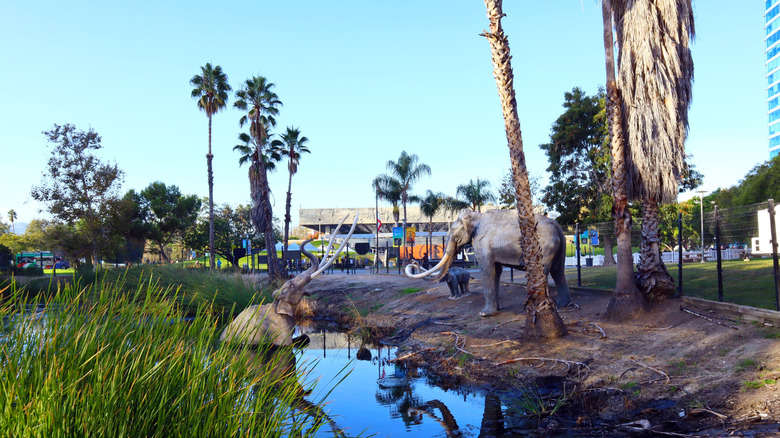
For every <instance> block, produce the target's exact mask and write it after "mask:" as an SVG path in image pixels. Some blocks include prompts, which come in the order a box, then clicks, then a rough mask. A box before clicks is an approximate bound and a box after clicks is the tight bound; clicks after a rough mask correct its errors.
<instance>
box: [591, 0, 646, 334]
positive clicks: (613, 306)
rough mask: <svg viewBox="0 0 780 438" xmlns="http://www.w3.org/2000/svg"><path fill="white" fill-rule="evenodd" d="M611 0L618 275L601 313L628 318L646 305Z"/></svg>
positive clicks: (606, 5) (610, 106) (607, 27)
mask: <svg viewBox="0 0 780 438" xmlns="http://www.w3.org/2000/svg"><path fill="white" fill-rule="evenodd" d="M610 1H611V0H602V2H601V13H602V20H603V25H604V54H605V58H606V69H607V103H606V107H607V124H608V125H609V136H610V146H611V152H612V192H613V196H614V203H613V207H612V217H613V218H614V219H615V238H616V240H617V248H618V249H617V276H616V283H615V290H614V291H613V293H612V297H611V298H610V300H609V304H608V305H607V310H606V312H605V313H604V317H605V318H609V319H615V320H621V319H628V318H630V317H632V316H634V315H636V314H637V313H640V312H642V311H643V310H645V308H646V302H645V300H644V297H643V296H642V293H641V292H640V291H639V288H637V286H636V283H635V282H634V256H633V254H632V252H631V223H632V218H631V212H630V211H629V209H628V191H627V190H628V181H627V176H626V153H625V140H624V137H623V132H624V129H623V117H622V102H621V99H620V92H619V90H618V87H617V82H616V81H615V60H614V44H613V42H612V8H611V3H610Z"/></svg>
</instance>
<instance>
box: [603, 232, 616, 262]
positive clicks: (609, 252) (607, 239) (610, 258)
mask: <svg viewBox="0 0 780 438" xmlns="http://www.w3.org/2000/svg"><path fill="white" fill-rule="evenodd" d="M614 252H615V250H614V248H613V246H612V236H610V235H607V234H605V235H604V266H613V265H615V255H614Z"/></svg>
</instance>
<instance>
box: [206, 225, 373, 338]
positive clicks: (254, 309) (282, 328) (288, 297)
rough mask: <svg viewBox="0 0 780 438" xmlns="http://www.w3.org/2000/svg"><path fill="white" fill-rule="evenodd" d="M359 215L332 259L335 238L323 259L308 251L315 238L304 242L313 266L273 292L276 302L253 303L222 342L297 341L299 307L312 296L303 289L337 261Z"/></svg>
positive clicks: (228, 328) (302, 248)
mask: <svg viewBox="0 0 780 438" xmlns="http://www.w3.org/2000/svg"><path fill="white" fill-rule="evenodd" d="M344 220H346V217H344V219H342V220H341V222H339V224H338V226H336V229H338V228H339V227H341V225H342V224H343V223H344ZM357 220H358V216H357V214H356V215H355V220H354V222H353V223H352V228H351V229H350V230H349V234H347V237H346V239H344V241H343V242H342V243H341V245H340V246H339V248H338V250H336V252H335V253H334V254H333V256H332V257H330V258H328V257H327V254H330V251H331V249H332V248H333V237H331V239H330V242H329V243H328V247H327V250H326V251H325V254H326V256H325V258H323V259H322V261H319V259H318V258H317V256H315V255H313V254H311V253H310V252H308V251H306V250H305V249H304V248H305V247H306V244H307V243H309V242H311V239H309V240H307V241H305V242H304V243H303V244H302V245H301V252H302V253H303V254H304V255H305V256H306V257H308V258H309V260H311V268H309V269H308V270H306V271H304V272H301V273H300V274H298V275H296V276H295V277H294V278H291V279H290V280H287V281H286V282H285V283H284V284H283V285H282V286H281V287H280V288H279V289H277V290H276V291H275V292H274V293H273V297H274V301H273V302H271V303H267V304H262V305H254V306H249V307H247V308H246V309H244V310H243V311H242V312H241V313H239V314H238V316H236V317H235V319H233V321H231V322H230V324H228V325H227V327H225V330H224V331H223V332H222V335H221V336H220V338H219V340H220V341H221V342H230V343H239V344H248V345H259V344H261V343H263V344H264V343H270V344H273V345H277V346H288V345H292V343H293V332H294V331H295V308H296V306H298V304H299V303H300V302H301V299H303V297H304V295H308V293H307V292H305V291H304V290H303V288H304V287H305V286H306V285H307V284H309V282H310V281H311V280H312V279H313V278H314V277H316V276H318V275H320V274H321V273H322V272H323V271H325V270H326V269H327V268H328V267H329V266H330V265H331V263H333V261H334V260H336V259H337V257H338V256H339V254H340V253H341V250H342V249H344V248H345V247H346V244H347V242H348V241H349V238H350V237H352V233H353V232H354V231H355V226H356V225H357Z"/></svg>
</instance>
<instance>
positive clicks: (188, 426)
mask: <svg viewBox="0 0 780 438" xmlns="http://www.w3.org/2000/svg"><path fill="white" fill-rule="evenodd" d="M129 283H130V279H129V278H128V277H125V278H124V283H123V282H122V281H116V282H105V281H101V282H95V283H93V284H91V285H87V286H84V287H82V286H81V285H80V284H79V283H78V282H74V283H71V284H68V285H66V286H64V287H63V288H61V289H59V290H58V291H57V292H56V293H55V294H54V295H52V296H51V297H50V298H49V299H48V300H47V301H46V302H45V303H44V304H43V305H42V306H41V305H38V304H37V301H35V302H32V301H30V300H28V299H27V298H25V295H24V293H23V291H22V290H19V291H16V292H14V293H12V295H11V297H10V298H9V299H7V300H5V301H4V302H3V303H2V305H0V316H2V321H3V324H2V332H0V436H13V437H28V436H29V437H32V436H36V437H56V436H143V437H171V436H180V437H182V436H187V437H190V436H192V437H195V436H258V437H281V436H302V437H308V436H313V435H314V434H315V433H316V429H317V428H319V426H320V425H321V422H319V421H315V422H312V421H311V420H310V419H309V417H307V416H305V415H293V414H294V412H295V411H296V409H304V410H309V411H311V410H312V408H311V406H312V405H311V404H310V403H309V402H307V401H305V400H303V398H302V395H303V393H304V392H305V390H304V389H303V388H302V387H301V384H300V383H299V382H303V381H304V376H303V375H301V374H302V373H304V372H305V371H296V372H287V373H279V368H278V366H277V365H278V364H277V363H275V361H276V360H279V359H278V358H280V357H282V358H283V357H284V355H283V354H275V353H274V354H269V353H267V352H258V351H257V350H252V349H249V348H246V347H243V348H242V347H238V348H236V347H228V346H223V345H219V344H218V343H217V338H218V335H219V328H218V327H219V324H218V319H217V317H216V316H215V314H216V313H218V312H215V311H214V308H213V306H214V303H213V302H207V301H203V302H201V303H200V304H199V305H198V306H197V308H196V309H195V316H194V318H193V319H192V320H190V321H187V322H185V321H184V320H183V316H184V315H185V312H184V310H183V309H182V307H181V306H179V305H178V304H177V303H180V302H182V295H181V294H182V289H183V288H180V289H175V290H174V289H173V288H171V287H162V286H160V285H159V284H155V283H154V282H153V281H152V282H145V281H142V282H139V283H138V285H137V289H136V290H135V293H128V289H127V286H128V284H129ZM286 353H288V354H291V352H289V351H288V352H286ZM257 356H262V357H265V358H266V360H268V362H262V363H261V361H259V360H257ZM268 358H270V359H268ZM321 403H322V401H319V402H317V403H315V405H314V406H315V407H318V406H319V404H321Z"/></svg>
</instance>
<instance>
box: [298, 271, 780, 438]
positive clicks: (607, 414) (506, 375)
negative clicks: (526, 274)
mask: <svg viewBox="0 0 780 438" xmlns="http://www.w3.org/2000/svg"><path fill="white" fill-rule="evenodd" d="M477 276H478V274H477ZM471 290H472V291H478V292H480V293H472V294H471V295H468V296H466V297H463V298H461V299H458V300H450V299H448V297H449V291H448V289H447V288H446V286H445V285H444V284H437V283H432V282H429V281H426V280H412V279H407V278H405V277H401V276H398V275H397V274H389V275H388V274H378V275H372V274H358V275H327V276H321V277H319V278H318V279H317V281H313V282H312V283H310V284H309V285H308V286H307V291H308V292H309V293H311V294H312V296H311V297H310V298H309V299H308V304H309V307H310V311H311V312H312V314H314V315H317V316H319V317H325V318H331V319H334V320H337V321H339V322H341V323H344V324H347V325H349V326H351V327H352V328H353V329H361V328H362V330H363V331H368V330H370V331H371V332H372V334H373V335H374V336H376V337H381V338H382V339H383V341H384V342H387V343H392V344H394V345H398V346H399V348H400V350H399V355H400V356H401V357H403V356H406V358H405V359H404V360H405V361H408V362H409V363H411V364H413V365H419V366H424V367H426V368H428V369H429V370H430V371H431V372H433V373H435V374H436V375H437V376H438V378H439V379H441V381H442V383H444V384H449V385H453V386H461V385H469V386H481V387H487V388H491V389H493V390H501V389H505V388H507V387H509V385H514V386H517V385H526V386H527V385H531V386H532V387H537V388H539V389H540V391H539V392H540V393H547V394H551V397H548V399H550V400H561V399H563V401H564V402H565V403H563V406H562V407H560V409H558V411H557V412H556V415H555V416H553V417H545V418H540V425H541V427H543V428H545V429H549V430H554V429H555V428H556V427H565V428H571V427H575V428H576V427H581V428H585V429H588V428H590V429H592V430H602V431H605V433H607V431H613V432H614V433H621V434H632V433H639V432H641V431H642V429H646V428H648V427H649V428H651V429H652V430H653V431H654V432H655V433H658V434H661V435H663V434H667V436H670V435H671V436H675V435H674V434H686V435H687V434H695V435H697V436H723V435H725V434H738V433H742V434H746V435H748V436H780V423H779V422H778V421H779V420H780V391H778V388H780V383H778V381H780V330H778V329H777V328H772V327H765V326H763V325H759V324H743V323H739V322H734V321H725V320H720V321H722V322H723V324H722V325H721V324H716V323H714V322H712V321H709V320H706V319H704V318H700V317H697V316H694V315H692V314H690V313H686V312H683V311H681V310H680V307H681V304H682V303H681V302H680V301H679V300H670V301H667V302H665V303H662V304H661V305H657V306H655V307H654V309H653V310H652V312H650V313H649V314H647V315H644V316H642V317H640V318H637V319H636V320H634V321H631V322H630V323H626V324H615V323H610V322H606V321H602V319H601V315H602V313H603V311H604V309H606V305H607V301H608V300H609V296H608V294H604V293H594V292H587V293H585V292H576V291H575V292H574V293H573V299H574V302H575V303H576V304H577V306H572V307H570V308H567V309H564V310H561V311H560V314H561V317H562V318H563V319H564V322H565V323H566V326H567V328H568V330H569V334H568V335H567V336H566V337H564V338H562V339H559V340H556V341H551V342H546V343H539V342H529V341H526V340H524V339H523V326H524V322H525V321H524V313H523V308H522V306H523V302H524V300H525V291H524V289H523V288H522V287H520V285H519V284H516V283H502V287H501V302H502V306H504V308H503V310H502V311H501V312H500V313H499V314H497V315H495V316H493V317H491V318H482V317H479V316H478V311H479V309H481V307H482V296H481V290H482V288H481V283H480V280H479V278H477V279H475V280H472V284H471ZM693 310H696V309H693ZM710 317H711V319H716V320H717V318H712V317H717V315H710ZM728 326H731V327H728ZM556 394H565V396H564V397H559V396H558V395H556ZM567 421H568V422H571V421H575V422H576V423H577V424H574V425H571V424H566V422H567ZM627 423H633V424H630V425H626V424H627ZM619 425H624V426H619ZM632 428H633V429H632ZM609 433H612V432H609Z"/></svg>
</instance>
